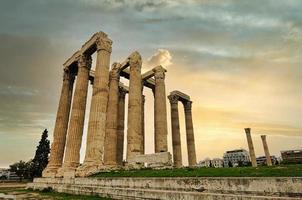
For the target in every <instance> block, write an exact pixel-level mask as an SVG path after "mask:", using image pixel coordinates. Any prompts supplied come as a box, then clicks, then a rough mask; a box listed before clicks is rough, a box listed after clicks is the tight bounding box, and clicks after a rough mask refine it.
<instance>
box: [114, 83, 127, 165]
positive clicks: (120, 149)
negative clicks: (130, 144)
mask: <svg viewBox="0 0 302 200" xmlns="http://www.w3.org/2000/svg"><path fill="white" fill-rule="evenodd" d="M127 92H128V91H126V90H125V89H124V88H122V87H120V88H119V101H118V123H117V152H116V157H117V164H118V165H120V166H121V165H123V154H124V126H125V95H126V94H127Z"/></svg>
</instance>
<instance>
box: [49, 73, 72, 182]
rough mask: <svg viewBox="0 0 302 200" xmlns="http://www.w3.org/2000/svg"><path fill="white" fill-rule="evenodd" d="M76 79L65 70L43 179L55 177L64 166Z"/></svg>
mask: <svg viewBox="0 0 302 200" xmlns="http://www.w3.org/2000/svg"><path fill="white" fill-rule="evenodd" d="M74 78H75V74H74V73H72V72H71V71H70V70H68V69H65V70H64V75H63V85H62V91H61V97H60V101H59V107H58V111H57V118H56V123H55V128H54V135H53V138H54V140H53V143H52V145H51V153H50V158H49V162H48V165H47V167H46V169H45V170H44V171H43V177H45V176H49V177H55V175H56V173H57V170H58V169H59V168H60V167H61V166H62V161H63V157H64V148H65V142H66V135H67V128H68V121H69V113H70V107H71V99H72V91H73V83H74Z"/></svg>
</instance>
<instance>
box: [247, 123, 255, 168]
mask: <svg viewBox="0 0 302 200" xmlns="http://www.w3.org/2000/svg"><path fill="white" fill-rule="evenodd" d="M244 130H245V133H246V139H247V144H248V147H249V152H250V157H251V162H252V166H253V167H257V161H256V156H255V150H254V145H253V140H252V137H251V129H250V128H245V129H244Z"/></svg>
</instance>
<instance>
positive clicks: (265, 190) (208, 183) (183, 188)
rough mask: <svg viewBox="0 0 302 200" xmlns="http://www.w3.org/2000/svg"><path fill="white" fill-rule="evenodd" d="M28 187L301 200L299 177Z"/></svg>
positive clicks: (134, 195) (130, 195) (123, 195)
mask: <svg viewBox="0 0 302 200" xmlns="http://www.w3.org/2000/svg"><path fill="white" fill-rule="evenodd" d="M28 188H32V189H39V190H42V189H44V188H52V189H53V190H55V191H57V192H65V193H72V194H86V195H98V196H103V197H111V198H114V199H173V200H174V199H190V200H191V199H193V200H194V199H302V177H299V178H289V177H284V178H274V177H240V178H239V177H238V178H237V177H235V178H233V177H232V178H225V177H223V178H220V177H218V178H213V177H211V178H194V177H186V178H149V177H148V178H124V177H117V178H107V177H106V178H74V179H64V178H36V179H34V182H33V183H29V184H28Z"/></svg>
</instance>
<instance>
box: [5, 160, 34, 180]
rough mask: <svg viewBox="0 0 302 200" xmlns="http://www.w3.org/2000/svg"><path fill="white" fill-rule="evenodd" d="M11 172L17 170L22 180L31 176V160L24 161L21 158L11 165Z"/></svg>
mask: <svg viewBox="0 0 302 200" xmlns="http://www.w3.org/2000/svg"><path fill="white" fill-rule="evenodd" d="M9 168H10V171H11V172H15V173H16V175H17V176H18V177H19V178H20V181H22V180H23V179H27V178H30V162H24V161H22V160H20V161H19V162H16V163H14V164H12V165H10V166H9Z"/></svg>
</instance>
